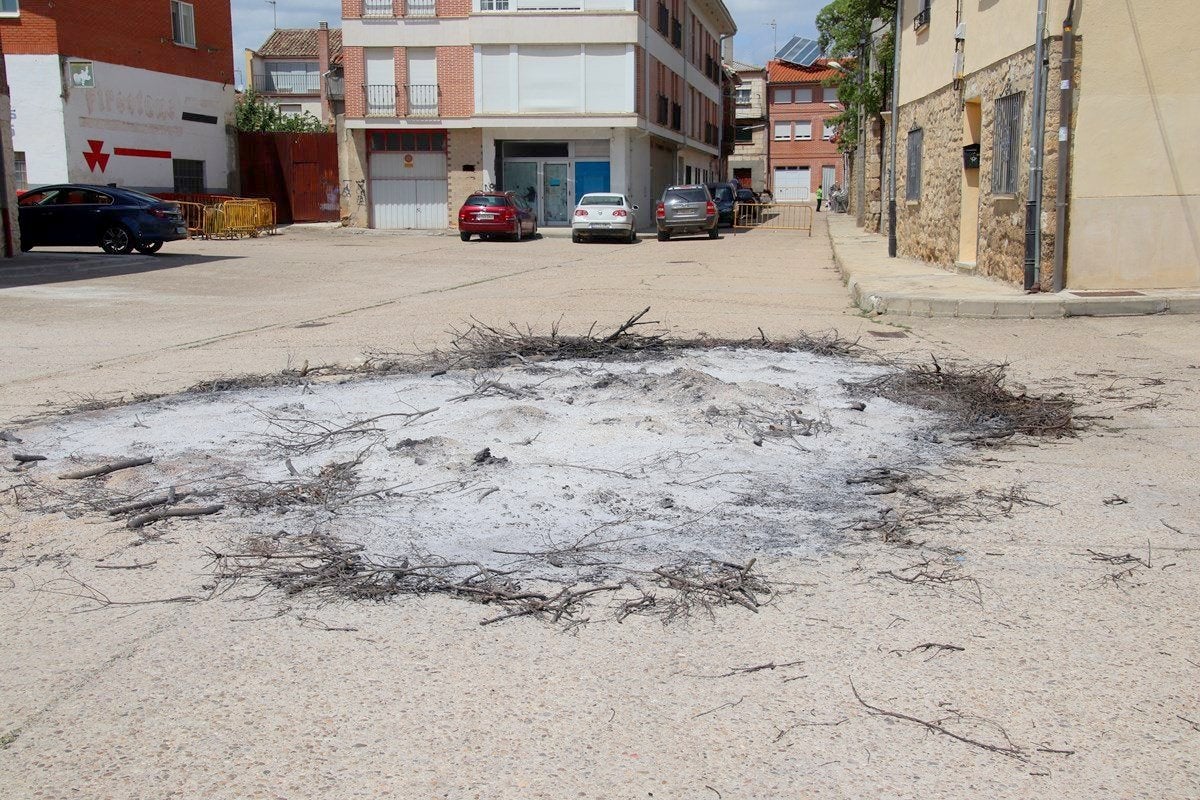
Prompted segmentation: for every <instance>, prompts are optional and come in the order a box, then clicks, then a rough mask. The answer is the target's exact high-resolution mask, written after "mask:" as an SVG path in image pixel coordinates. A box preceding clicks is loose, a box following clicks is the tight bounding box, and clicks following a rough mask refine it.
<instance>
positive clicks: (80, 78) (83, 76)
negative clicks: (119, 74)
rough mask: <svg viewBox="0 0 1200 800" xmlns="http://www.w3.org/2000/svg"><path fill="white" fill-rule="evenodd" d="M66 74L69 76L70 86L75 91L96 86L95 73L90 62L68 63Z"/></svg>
mask: <svg viewBox="0 0 1200 800" xmlns="http://www.w3.org/2000/svg"><path fill="white" fill-rule="evenodd" d="M67 72H69V73H70V75H71V85H72V86H74V87H75V88H77V89H90V88H92V87H94V86H95V85H96V71H95V70H94V69H93V68H92V62H90V61H68V62H67Z"/></svg>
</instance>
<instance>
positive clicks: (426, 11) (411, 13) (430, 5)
mask: <svg viewBox="0 0 1200 800" xmlns="http://www.w3.org/2000/svg"><path fill="white" fill-rule="evenodd" d="M404 16H406V17H436V16H437V0H408V2H407V3H405V5H404Z"/></svg>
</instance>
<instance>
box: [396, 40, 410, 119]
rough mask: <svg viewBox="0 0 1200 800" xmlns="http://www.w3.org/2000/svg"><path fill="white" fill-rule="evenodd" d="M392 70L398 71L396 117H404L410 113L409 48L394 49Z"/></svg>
mask: <svg viewBox="0 0 1200 800" xmlns="http://www.w3.org/2000/svg"><path fill="white" fill-rule="evenodd" d="M392 68H393V69H394V70H395V71H396V116H397V117H403V116H404V115H405V114H407V113H408V92H407V91H406V90H405V88H404V87H405V86H407V85H408V48H407V47H396V48H393V49H392Z"/></svg>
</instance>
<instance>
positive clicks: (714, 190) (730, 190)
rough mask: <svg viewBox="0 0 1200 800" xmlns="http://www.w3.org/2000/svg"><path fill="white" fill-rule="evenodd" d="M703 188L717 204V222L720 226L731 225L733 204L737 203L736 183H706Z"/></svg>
mask: <svg viewBox="0 0 1200 800" xmlns="http://www.w3.org/2000/svg"><path fill="white" fill-rule="evenodd" d="M704 186H705V188H706V189H708V193H709V194H711V195H712V199H713V202H714V203H716V204H717V221H718V222H719V223H720V224H721V225H732V224H733V204H734V203H736V202H737V190H738V188H739V187H738V185H737V184H736V183H706V184H704Z"/></svg>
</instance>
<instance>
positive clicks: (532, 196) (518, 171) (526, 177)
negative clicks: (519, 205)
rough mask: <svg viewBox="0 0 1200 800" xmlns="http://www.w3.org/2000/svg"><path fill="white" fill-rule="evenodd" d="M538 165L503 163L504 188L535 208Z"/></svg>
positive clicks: (516, 162)
mask: <svg viewBox="0 0 1200 800" xmlns="http://www.w3.org/2000/svg"><path fill="white" fill-rule="evenodd" d="M537 187H538V165H537V162H536V161H505V162H504V188H505V190H506V191H509V192H512V193H513V194H515V195H516V196H517V197H520V198H522V199H524V200H525V202H527V203H529V205H531V206H533V207H534V208H537V205H538V202H537V200H538V191H537Z"/></svg>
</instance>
